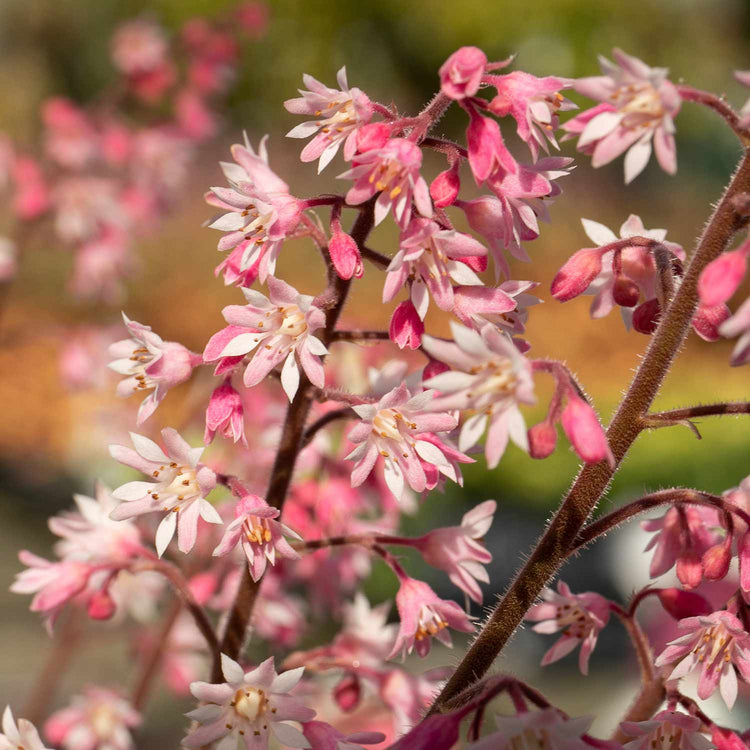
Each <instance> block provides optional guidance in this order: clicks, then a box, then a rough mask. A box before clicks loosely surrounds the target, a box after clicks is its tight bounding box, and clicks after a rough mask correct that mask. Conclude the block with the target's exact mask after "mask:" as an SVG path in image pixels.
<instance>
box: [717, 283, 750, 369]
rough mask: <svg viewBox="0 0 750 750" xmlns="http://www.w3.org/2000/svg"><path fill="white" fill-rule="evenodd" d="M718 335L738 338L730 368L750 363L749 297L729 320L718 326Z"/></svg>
mask: <svg viewBox="0 0 750 750" xmlns="http://www.w3.org/2000/svg"><path fill="white" fill-rule="evenodd" d="M719 333H721V335H722V336H726V337H727V338H734V337H735V336H739V338H738V339H737V344H736V345H735V347H734V351H733V352H732V360H731V363H732V366H733V367H738V366H739V365H746V364H747V363H748V362H750V297H748V299H746V300H745V301H744V302H743V303H742V304H741V305H740V306H739V308H738V309H737V312H736V313H735V314H734V315H732V317H731V318H729V319H728V320H725V321H724V322H723V323H722V324H721V325H720V326H719Z"/></svg>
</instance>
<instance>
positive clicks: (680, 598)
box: [659, 588, 714, 620]
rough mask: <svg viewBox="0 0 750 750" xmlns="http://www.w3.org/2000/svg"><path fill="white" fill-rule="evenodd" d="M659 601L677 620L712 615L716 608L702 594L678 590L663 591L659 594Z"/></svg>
mask: <svg viewBox="0 0 750 750" xmlns="http://www.w3.org/2000/svg"><path fill="white" fill-rule="evenodd" d="M659 601H660V602H661V606H662V607H664V609H665V610H666V611H667V612H668V613H669V614H670V615H672V617H674V619H675V620H682V619H684V618H685V617H696V616H698V615H710V614H711V613H712V612H713V611H714V608H713V607H712V606H711V605H710V604H709V603H708V601H707V600H706V599H705V598H704V597H702V596H701V595H700V594H696V593H694V592H692V591H683V590H682V589H677V588H672V589H662V590H661V591H660V592H659Z"/></svg>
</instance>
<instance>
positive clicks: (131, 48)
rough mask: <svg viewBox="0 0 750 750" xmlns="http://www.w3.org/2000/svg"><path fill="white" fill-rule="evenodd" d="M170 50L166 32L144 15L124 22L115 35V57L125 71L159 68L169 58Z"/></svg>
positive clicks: (123, 71)
mask: <svg viewBox="0 0 750 750" xmlns="http://www.w3.org/2000/svg"><path fill="white" fill-rule="evenodd" d="M167 51H168V47H167V40H166V39H165V37H164V33H163V32H162V30H161V29H160V28H159V27H158V26H157V25H156V24H155V23H153V22H152V21H149V20H147V19H145V18H137V19H135V20H134V21H128V22H127V23H124V24H123V25H122V26H120V28H119V29H118V30H117V31H116V32H115V35H114V36H113V37H112V59H113V60H114V63H115V66H116V67H117V68H118V69H119V70H120V71H121V72H122V73H125V75H137V74H140V73H148V72H151V71H153V70H155V69H157V68H160V67H161V66H162V65H163V64H164V63H165V62H166V56H167Z"/></svg>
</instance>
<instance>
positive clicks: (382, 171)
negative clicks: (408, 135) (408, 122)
mask: <svg viewBox="0 0 750 750" xmlns="http://www.w3.org/2000/svg"><path fill="white" fill-rule="evenodd" d="M421 167H422V150H421V149H420V148H419V146H417V145H416V144H415V143H412V142H411V141H407V140H406V139H405V138H391V139H390V140H389V141H387V142H386V144H385V145H384V146H383V147H382V148H374V149H371V150H370V151H367V152H365V153H363V154H360V155H359V156H358V157H357V159H356V164H355V166H354V168H352V169H350V170H348V171H346V172H344V173H343V174H340V175H339V178H341V179H345V180H354V185H353V186H352V187H351V188H349V192H348V193H347V194H346V202H347V203H348V204H349V205H350V206H358V205H359V204H361V203H364V202H365V201H366V200H368V199H369V198H372V196H373V195H375V194H376V193H380V195H379V196H378V199H377V200H376V201H375V224H380V222H381V221H383V219H385V217H386V216H387V215H388V212H389V211H392V212H393V218H394V219H395V220H396V223H397V224H398V225H399V227H401V229H406V227H407V225H408V224H409V221H410V220H411V215H412V211H411V206H412V199H413V200H414V204H415V206H416V207H417V211H418V212H419V213H420V214H422V216H426V217H427V218H429V217H430V216H432V202H431V201H430V191H429V188H428V187H427V183H426V182H425V180H424V177H422V175H421V174H420V173H419V170H420V169H421Z"/></svg>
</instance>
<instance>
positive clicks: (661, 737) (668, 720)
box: [620, 710, 714, 750]
mask: <svg viewBox="0 0 750 750" xmlns="http://www.w3.org/2000/svg"><path fill="white" fill-rule="evenodd" d="M702 727H703V723H702V722H701V720H700V719H699V718H698V717H697V716H690V715H689V714H684V713H682V712H681V711H670V710H666V711H660V712H659V713H658V714H656V715H655V716H654V717H653V719H649V720H647V721H637V722H636V721H623V722H622V723H621V724H620V729H622V731H623V732H624V733H625V734H627V735H628V736H629V737H633V738H634V739H632V740H630V742H626V743H625V745H624V747H625V748H626V750H653V747H654V745H656V747H659V746H663V745H664V741H665V738H667V737H668V738H669V750H711V748H712V747H714V745H713V744H712V743H711V741H710V740H709V739H708V737H706V735H705V734H703V732H702V731H701V729H702Z"/></svg>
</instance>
